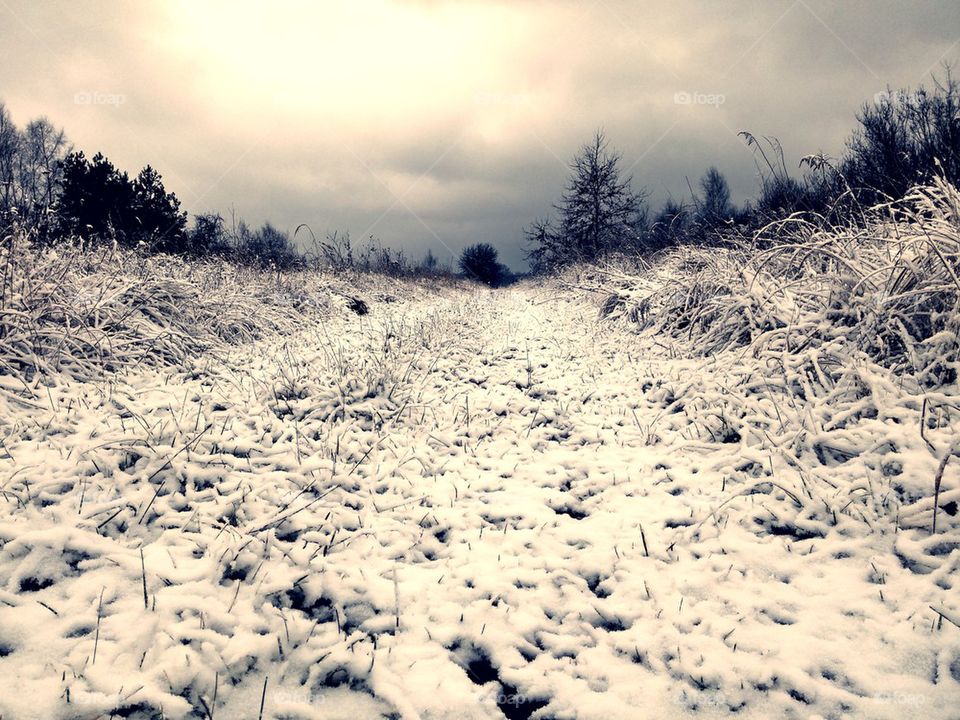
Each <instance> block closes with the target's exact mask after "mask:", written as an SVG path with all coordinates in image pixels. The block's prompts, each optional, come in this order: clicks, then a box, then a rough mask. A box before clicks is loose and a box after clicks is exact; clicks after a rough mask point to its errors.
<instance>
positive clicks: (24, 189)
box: [17, 118, 70, 223]
mask: <svg viewBox="0 0 960 720" xmlns="http://www.w3.org/2000/svg"><path fill="white" fill-rule="evenodd" d="M69 151H70V144H69V143H68V142H67V136H66V135H65V134H64V132H63V130H62V129H59V128H56V127H54V125H53V124H52V123H51V122H50V121H49V120H47V119H46V118H38V119H36V120H31V121H30V122H29V123H28V124H27V127H26V128H24V130H23V133H22V135H21V137H20V143H19V152H18V162H17V185H18V188H17V189H18V195H19V197H18V198H17V200H18V204H19V205H20V208H21V212H23V213H24V215H25V216H26V217H27V218H28V219H29V220H30V221H31V222H32V223H39V222H42V221H43V220H44V219H45V217H46V215H47V212H48V211H49V210H50V208H51V207H53V201H54V198H55V194H56V191H57V187H58V183H59V179H60V174H61V166H60V162H61V161H62V160H63V159H64V158H65V157H66V155H67V153H68V152H69Z"/></svg>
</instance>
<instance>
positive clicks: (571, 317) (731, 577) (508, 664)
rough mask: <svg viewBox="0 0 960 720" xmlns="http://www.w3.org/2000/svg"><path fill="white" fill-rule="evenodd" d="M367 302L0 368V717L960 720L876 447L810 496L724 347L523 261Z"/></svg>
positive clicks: (927, 551) (948, 657)
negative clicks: (684, 344) (702, 343)
mask: <svg viewBox="0 0 960 720" xmlns="http://www.w3.org/2000/svg"><path fill="white" fill-rule="evenodd" d="M372 307H373V312H372V313H371V314H370V315H367V316H363V317H358V316H355V315H352V314H349V313H345V314H343V315H342V316H337V317H336V318H333V319H331V320H330V321H329V322H328V323H326V324H325V325H323V326H320V327H316V328H305V329H304V330H303V332H302V333H300V334H299V335H297V336H294V337H291V338H287V339H286V340H284V341H282V342H281V341H278V340H274V341H271V342H263V343H261V344H259V345H258V346H257V347H255V348H252V349H251V348H246V349H242V350H236V351H234V352H233V353H231V354H228V355H221V356H217V357H210V358H208V359H205V360H204V361H203V362H201V363H200V364H199V366H198V367H197V368H196V369H195V371H194V372H192V373H188V374H175V373H169V372H168V373H154V372H146V371H145V372H142V373H134V374H130V375H128V376H127V377H126V378H124V379H123V380H122V381H118V382H115V383H107V382H105V383H103V384H100V385H97V386H93V385H90V386H78V385H75V384H63V385H60V386H57V387H55V388H52V389H51V391H50V393H49V402H48V403H46V404H36V406H31V407H22V406H21V405H17V404H15V403H14V402H13V401H12V400H11V399H10V397H9V396H7V395H5V396H4V400H3V402H4V403H6V404H7V405H8V408H7V410H5V412H9V415H8V417H11V418H13V417H16V418H17V419H16V423H17V425H18V430H19V432H18V433H17V436H18V439H17V440H16V441H8V442H7V443H6V447H7V449H8V452H9V458H6V459H2V460H0V463H2V465H0V477H3V478H4V479H5V480H6V481H5V484H4V486H3V487H4V491H5V493H6V498H7V501H6V503H5V505H4V507H3V511H2V514H0V541H2V543H3V546H2V549H0V586H2V594H0V601H2V602H3V605H0V655H2V657H0V673H2V674H3V675H4V676H5V677H6V678H8V681H7V683H6V686H5V688H4V690H3V692H2V693H0V710H2V714H3V717H4V718H28V717H71V718H72V717H77V718H85V717H89V718H94V717H106V716H108V715H110V713H111V711H114V710H118V711H120V712H122V713H126V715H127V716H131V717H155V716H156V717H159V716H160V712H161V708H162V713H163V716H164V717H167V718H175V717H206V716H211V717H219V718H235V717H236V718H247V717H252V718H256V717H258V715H259V714H260V712H261V705H262V706H263V708H262V712H263V717H264V718H267V717H277V718H281V717H282V718H327V717H330V718H335V717H336V718H345V717H350V718H365V717H380V716H388V717H389V716H399V717H403V718H416V717H422V718H448V717H449V718H497V717H502V716H503V715H506V716H507V717H511V718H514V717H516V718H526V717H535V718H598V719H600V718H668V717H677V716H691V717H719V716H722V715H727V714H730V713H731V712H734V711H736V712H737V716H738V717H764V718H766V717H795V718H810V717H836V718H841V717H871V718H872V717H891V718H897V717H904V716H906V715H912V714H916V715H917V716H923V717H943V718H948V717H958V716H960V715H958V713H960V710H957V708H958V707H960V628H957V627H954V626H953V625H951V624H950V620H949V618H948V619H946V620H944V619H943V618H939V620H938V617H939V616H938V615H937V614H935V613H934V612H932V611H931V610H930V607H931V606H934V607H937V608H941V609H943V608H946V610H944V611H945V612H947V611H949V609H950V608H951V607H953V606H955V605H956V604H957V603H956V588H955V587H954V585H955V583H956V577H957V572H958V569H957V568H958V564H960V543H958V542H957V541H956V538H957V533H956V532H952V534H951V531H950V527H948V528H947V531H946V532H947V534H946V535H944V536H943V537H941V538H939V541H938V542H940V543H941V544H943V545H944V546H943V547H940V546H939V545H936V546H934V545H931V544H930V543H929V542H928V541H927V539H926V538H925V536H921V535H920V534H919V531H910V530H902V531H901V532H900V533H897V532H895V530H896V526H895V523H896V522H897V520H896V518H895V516H894V513H891V512H887V510H886V506H881V500H880V498H882V497H883V493H884V490H883V488H881V487H879V484H881V483H888V484H889V483H890V482H893V481H894V480H893V479H895V477H896V475H895V474H894V473H893V472H891V473H889V474H888V473H887V472H886V470H884V471H883V472H881V470H880V469H879V468H878V469H877V473H876V475H875V476H873V479H872V480H871V482H873V483H877V484H878V486H877V487H874V486H873V485H870V489H869V494H868V493H867V492H866V490H865V491H864V493H862V495H863V497H864V498H868V499H867V500H863V498H860V499H858V500H857V507H858V508H860V509H859V510H858V512H860V516H861V517H862V518H863V521H861V520H860V519H856V518H853V517H850V516H849V515H848V512H847V511H848V510H849V503H848V506H847V507H846V508H843V503H844V502H847V500H848V499H850V498H852V497H854V495H845V496H844V497H842V498H841V500H842V502H841V501H838V500H837V499H836V494H835V493H834V494H832V495H830V494H826V495H824V496H823V497H824V498H826V499H825V500H824V501H823V502H824V506H825V507H827V508H828V510H832V511H833V512H826V515H828V516H831V517H832V522H827V521H823V520H822V519H821V518H819V516H817V515H815V514H811V513H806V512H805V511H804V512H801V511H800V510H799V509H798V506H800V505H805V500H802V499H797V495H798V492H799V491H798V490H797V488H798V487H805V486H806V482H807V480H808V479H809V478H810V477H811V476H812V475H814V474H815V472H814V470H813V469H811V471H810V473H809V474H804V472H802V471H799V470H798V469H797V468H796V467H794V465H795V464H796V463H795V462H794V463H793V464H791V459H790V456H789V454H788V453H786V452H780V451H779V448H780V447H781V444H779V441H778V440H777V436H776V432H775V430H774V429H771V430H770V432H769V433H767V436H766V437H767V438H770V439H771V442H770V443H768V442H767V441H766V440H764V439H763V437H762V436H763V433H762V432H759V431H758V432H757V433H755V434H749V433H747V432H746V431H744V430H743V428H744V422H746V421H744V420H743V417H738V418H736V420H735V419H734V417H733V415H734V414H735V407H734V404H733V401H732V400H729V399H728V395H730V392H729V391H730V389H731V388H733V387H740V386H741V385H742V381H743V378H742V377H741V376H740V375H739V374H738V373H740V370H739V366H738V365H737V364H736V362H734V361H733V360H730V359H726V360H724V359H719V360H716V361H704V360H681V359H676V358H674V357H671V356H672V354H673V353H672V351H671V349H670V347H667V346H664V345H661V344H659V343H658V342H655V341H654V340H651V339H650V338H645V337H640V336H638V335H636V334H634V333H633V332H631V331H630V330H629V329H628V328H625V327H621V326H618V325H614V324H606V323H599V322H598V321H597V318H596V308H595V307H593V306H592V305H590V304H587V303H585V302H581V301H577V300H572V299H571V300H568V299H564V298H562V297H558V295H557V293H556V292H551V291H550V290H549V289H545V288H544V287H532V286H526V285H521V286H519V287H517V288H515V289H508V290H502V291H498V292H487V291H478V292H473V291H470V292H466V291H462V290H450V291H444V292H441V293H439V294H438V295H436V296H434V297H429V298H426V299H420V300H417V301H413V302H407V303H405V302H394V303H390V302H378V303H375V304H374V305H373V306H372ZM757 407H758V408H760V410H763V409H764V408H766V409H767V410H769V412H770V415H771V417H773V416H774V414H773V410H770V409H769V408H767V407H766V406H765V405H763V404H762V403H759V404H758V406H757ZM760 410H758V412H759V411H760ZM777 412H780V410H779V409H778V410H777ZM783 412H785V413H787V412H792V413H795V414H796V415H797V416H798V417H799V416H801V415H803V414H804V413H806V412H807V410H805V409H796V408H794V409H790V410H788V409H784V410H783ZM741 415H742V413H741ZM749 419H750V418H749V416H748V417H747V420H748V421H749ZM868 421H871V422H872V421H873V420H871V419H869V418H868V419H867V420H865V421H864V422H868ZM881 421H883V418H880V419H879V420H876V421H875V422H881ZM785 422H786V421H783V420H781V422H780V427H779V428H776V430H777V431H779V430H783V427H784V423H785ZM746 424H748V425H749V424H750V422H746ZM787 424H789V423H787ZM854 424H855V423H854ZM754 425H757V426H762V423H754ZM877 427H879V426H873V425H867V426H864V428H863V432H864V433H865V434H866V435H869V436H871V437H873V436H875V435H876V434H877V432H878V430H877ZM840 430H841V431H843V432H848V433H850V432H854V430H851V429H850V427H849V424H848V425H845V426H842V427H841V428H840ZM784 432H786V431H784ZM8 436H11V434H10V433H8ZM844 438H845V439H846V440H850V437H849V436H848V435H844ZM881 439H882V438H878V440H877V441H878V442H879V441H880V440H881ZM871 442H873V440H871ZM917 442H918V443H919V440H917ZM771 448H772V449H771ZM930 462H931V463H932V464H933V465H934V466H935V465H936V459H932V460H930ZM862 463H867V465H869V461H868V460H862V461H861V459H854V460H852V461H849V462H845V463H841V464H837V465H833V464H831V463H828V462H826V461H824V462H823V463H821V464H822V465H823V467H821V468H819V470H818V471H819V472H821V474H823V475H824V476H825V477H827V478H828V479H829V478H832V480H830V482H831V483H833V484H834V485H836V486H838V487H840V486H842V487H843V489H844V492H850V488H851V487H852V485H851V483H854V482H861V478H860V477H859V475H858V473H860V471H861V470H863V472H864V473H865V475H864V477H867V476H868V475H869V473H867V470H864V468H865V467H866V465H863V464H862ZM884 467H886V466H884ZM867 469H869V468H867ZM917 472H919V473H921V474H925V475H924V477H926V480H925V481H928V480H929V473H930V470H929V468H928V467H927V466H923V467H920V468H917ZM855 476H856V477H855ZM892 478H893V479H892ZM864 482H865V481H864ZM864 487H866V485H864ZM815 495H816V491H814V490H811V498H813V497H814V496H815ZM859 495H860V494H858V496H857V497H859ZM817 497H818V498H819V497H820V496H817ZM811 502H812V500H811ZM817 502H820V500H819V499H818V500H817ZM851 502H852V501H851ZM837 508H843V510H842V511H841V512H840V514H839V516H838V515H837V513H836V512H835V511H836V509H837ZM820 510H823V508H822V507H821V508H820ZM784 518H790V519H792V520H791V522H786V521H784ZM947 522H948V523H949V521H947ZM911 533H912V534H911ZM951 543H953V544H951ZM901 545H902V547H901ZM141 548H142V556H141ZM904 557H908V558H914V559H915V562H912V563H911V562H907V561H904V560H903V558H904ZM951 603H953V605H951ZM11 678H14V679H13V680H11ZM14 687H15V688H16V692H11V688H14ZM951 713H952V714H951Z"/></svg>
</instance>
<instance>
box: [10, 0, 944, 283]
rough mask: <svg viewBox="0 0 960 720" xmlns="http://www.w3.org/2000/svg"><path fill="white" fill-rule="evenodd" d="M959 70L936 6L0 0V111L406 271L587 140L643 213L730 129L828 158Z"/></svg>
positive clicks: (512, 242) (515, 204) (732, 144)
mask: <svg viewBox="0 0 960 720" xmlns="http://www.w3.org/2000/svg"><path fill="white" fill-rule="evenodd" d="M958 60H960V2H957V0H904V1H900V2H897V1H894V0H753V1H752V2H746V1H741V0H728V1H724V2H720V1H717V0H663V1H661V0H646V1H644V2H640V0H632V1H623V0H597V1H593V2H591V1H590V0H585V1H583V2H566V1H564V0H541V1H537V0H512V1H510V2H507V1H504V2H480V1H479V0H457V1H454V0H394V1H392V2H391V1H387V0H382V1H374V0H370V1H368V0H342V1H335V0H322V1H319V2H307V1H306V0H302V1H298V2H294V1H292V0H291V1H288V2H281V1H274V2H270V3H267V2H238V1H237V0H231V1H227V0H223V1H220V0H209V1H204V0H182V1H180V0H165V1H164V2H160V1H159V0H157V1H156V2H146V1H142V2H141V1H134V0H128V1H121V0H114V1H107V0H102V1H99V2H93V1H84V0H49V1H47V2H38V1H35V0H0V99H2V100H3V101H4V102H5V103H6V104H7V106H8V108H9V109H10V111H11V113H12V114H13V117H14V119H15V121H17V122H18V123H20V124H23V123H25V122H26V121H27V120H28V119H30V118H31V117H34V116H37V115H46V116H48V117H49V118H50V119H51V120H53V121H54V122H55V123H57V124H59V125H62V126H64V128H65V129H66V131H67V133H68V136H69V138H70V139H71V141H72V142H73V143H74V145H75V146H76V147H77V148H79V149H82V150H84V151H85V152H86V153H87V154H88V156H89V155H92V154H93V153H95V152H97V151H102V152H103V153H104V154H105V155H107V157H109V158H110V159H111V160H113V162H114V163H115V164H117V165H118V166H120V167H122V168H124V169H127V170H129V171H131V172H135V171H137V170H138V169H139V168H140V167H141V166H143V165H145V164H147V163H150V164H152V165H153V166H154V167H156V168H157V169H158V170H159V171H160V172H161V173H162V174H163V176H164V180H165V183H166V185H167V187H168V189H172V190H173V191H175V192H176V193H177V195H178V196H179V197H180V198H181V200H182V201H183V204H184V206H185V207H186V208H187V209H188V210H190V211H191V212H207V211H211V210H216V211H219V212H221V213H222V214H227V213H228V212H229V210H230V209H231V208H234V209H235V211H236V213H237V214H239V215H242V216H243V217H244V218H246V219H247V220H248V221H249V222H252V223H260V222H262V221H264V220H268V219H269V220H271V221H273V222H274V223H275V224H277V225H279V226H281V227H283V228H286V229H289V230H292V229H293V228H295V227H296V226H297V225H298V224H299V223H307V224H309V225H310V226H311V227H312V228H313V230H314V232H316V233H317V234H321V233H326V232H328V231H332V230H334V229H349V230H350V231H351V233H352V235H353V236H354V237H355V238H359V237H365V236H367V235H370V234H373V235H376V236H377V237H379V238H381V239H382V240H383V241H384V242H385V243H387V244H390V245H393V246H396V247H403V248H405V249H407V250H408V252H410V253H411V254H413V255H416V256H419V255H421V254H422V253H423V252H424V251H425V250H426V249H427V248H433V249H434V251H435V252H436V253H437V254H438V255H440V256H441V257H450V256H451V253H453V252H458V251H459V249H460V248H462V247H463V246H464V245H466V244H469V243H473V242H479V241H483V242H490V243H492V244H494V245H495V246H496V247H498V248H499V249H500V251H501V254H502V256H503V258H504V259H505V260H506V261H507V262H508V263H509V264H510V265H512V266H513V267H514V268H521V267H522V266H523V261H522V236H523V233H522V230H523V227H524V225H526V224H527V223H528V222H529V221H530V220H531V219H533V218H534V217H537V216H540V215H544V214H545V213H547V212H548V211H549V209H550V205H551V203H552V202H553V201H554V200H555V199H556V197H557V195H558V194H559V192H560V191H561V190H562V187H563V184H564V181H565V178H566V172H567V171H566V168H565V164H566V163H567V162H568V161H569V159H570V157H571V156H572V154H573V153H574V152H575V151H576V149H577V147H578V146H579V145H581V144H582V143H583V142H584V141H586V140H587V139H588V138H589V136H590V135H591V133H592V132H593V131H594V130H595V129H597V128H599V127H602V128H604V130H605V131H606V133H607V135H608V137H609V139H610V140H611V142H612V144H613V145H614V146H615V147H616V148H617V149H619V150H620V151H621V152H622V153H623V156H624V166H625V167H626V168H630V170H631V172H632V174H633V176H634V179H635V184H636V185H637V187H638V188H639V187H646V188H647V189H648V190H649V191H650V193H651V199H652V202H653V203H654V204H657V203H659V202H662V201H663V200H664V199H665V198H667V197H669V196H673V197H675V198H677V199H683V198H684V197H685V196H688V192H689V191H688V190H687V181H686V178H688V177H689V178H690V181H691V182H692V183H694V184H695V183H696V179H697V178H698V177H699V176H700V175H701V174H702V172H703V171H704V169H705V168H706V167H707V166H709V165H717V166H718V167H720V168H721V169H722V170H723V171H724V173H725V174H726V175H727V177H728V178H729V180H730V183H731V186H732V188H733V191H734V197H735V199H736V200H738V201H742V200H746V199H749V198H750V197H751V196H752V195H753V193H754V189H755V172H756V170H755V167H754V164H753V159H752V156H751V154H750V151H749V150H748V149H746V148H745V146H744V144H743V142H742V141H741V140H740V139H739V138H738V137H737V135H736V133H737V132H738V131H740V130H750V131H752V132H754V133H755V134H758V135H760V134H764V135H773V136H776V137H778V138H780V140H781V141H782V142H783V145H784V147H785V149H786V151H787V159H788V162H789V163H790V164H792V165H793V166H795V165H796V163H797V161H798V160H799V158H800V157H802V156H803V155H806V154H809V153H812V152H817V151H819V150H823V151H825V152H827V153H828V154H831V155H836V154H837V153H838V152H839V151H840V150H841V148H842V145H843V141H844V138H845V137H846V135H847V134H848V132H849V131H850V129H851V128H852V125H853V115H854V113H855V112H856V110H857V108H858V107H859V106H860V105H861V104H862V103H863V102H865V101H868V100H870V99H871V98H873V97H874V96H875V95H876V94H877V93H878V92H882V91H884V90H885V88H886V86H887V85H888V84H889V85H891V86H892V87H894V88H897V87H906V86H915V85H916V84H918V83H920V82H922V81H924V80H926V79H928V78H929V75H930V73H931V72H932V71H935V70H937V69H938V67H939V65H940V63H942V62H944V61H952V62H953V63H957V62H958Z"/></svg>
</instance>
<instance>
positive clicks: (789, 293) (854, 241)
mask: <svg viewBox="0 0 960 720" xmlns="http://www.w3.org/2000/svg"><path fill="white" fill-rule="evenodd" d="M868 218H869V222H868V224H867V225H866V226H846V227H824V226H822V225H820V224H816V223H813V222H811V221H809V220H803V219H800V218H791V219H788V220H785V221H782V222H779V223H776V224H774V225H770V226H768V227H767V228H764V230H763V231H761V233H760V234H759V235H758V236H757V237H755V238H751V239H749V240H743V239H740V240H735V241H734V242H733V243H732V245H733V247H730V248H723V249H718V248H709V249H707V248H681V249H676V250H672V251H670V252H669V253H666V254H665V255H664V256H663V257H661V258H660V259H659V261H658V262H657V263H655V265H654V266H653V267H652V268H651V269H649V270H646V271H644V272H641V273H636V274H634V275H633V276H631V275H630V274H629V273H627V272H625V271H623V270H621V271H620V272H619V277H618V276H617V274H616V273H613V274H609V275H608V277H611V278H613V279H614V281H613V282H611V283H609V284H608V286H609V290H611V291H612V292H610V293H609V295H610V297H608V299H607V301H606V303H605V305H604V310H603V312H604V314H605V315H608V316H615V317H616V316H628V317H630V318H631V319H633V320H635V321H636V322H638V323H639V324H640V325H641V326H643V327H644V328H654V329H656V330H657V331H658V332H663V333H666V334H668V335H670V336H672V337H674V338H678V339H686V340H688V341H689V343H690V347H691V349H692V350H693V351H695V352H696V353H699V354H703V355H710V354H713V353H716V352H720V351H722V350H726V349H730V348H737V347H745V346H748V347H750V348H751V349H752V350H753V351H754V352H755V353H757V354H759V353H762V352H773V353H783V352H786V353H797V352H800V351H802V350H804V349H805V348H809V347H818V348H824V349H825V350H827V351H828V352H829V351H836V350H837V349H838V348H839V347H848V348H856V349H859V350H862V351H863V352H865V353H866V355H867V356H868V357H869V358H870V359H871V360H873V361H875V362H878V363H880V364H882V365H884V366H886V367H889V368H892V369H895V370H899V371H904V372H909V373H910V374H912V375H915V376H916V377H917V378H918V380H919V381H920V382H921V383H922V384H923V385H925V386H928V387H930V386H941V385H944V384H948V383H952V382H954V381H955V379H956V377H957V375H956V365H957V351H958V336H957V333H958V330H960V327H958V317H960V312H958V311H960V281H958V273H960V191H958V190H957V189H956V188H955V187H953V186H952V185H949V184H947V183H945V182H942V181H941V182H937V183H935V184H932V185H930V186H928V187H923V188H917V189H916V190H914V191H913V192H912V193H911V194H910V195H909V196H908V197H906V198H905V199H903V200H902V201H899V202H897V203H891V204H886V205H882V206H878V207H876V208H873V209H871V210H870V211H869V212H868ZM760 248H764V249H760Z"/></svg>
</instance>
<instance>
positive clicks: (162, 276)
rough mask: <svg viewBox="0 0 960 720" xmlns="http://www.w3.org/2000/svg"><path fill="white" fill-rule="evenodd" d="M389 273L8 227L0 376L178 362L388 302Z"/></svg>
mask: <svg viewBox="0 0 960 720" xmlns="http://www.w3.org/2000/svg"><path fill="white" fill-rule="evenodd" d="M399 282H400V281H399V280H392V279H390V278H384V277H379V276H377V277H374V276H372V275H369V274H368V275H364V274H361V273H355V272H351V273H337V274H334V273H332V272H331V273H324V272H317V271H308V270H302V271H297V272H292V273H276V272H269V271H263V270H259V269H256V268H250V267H245V266H242V265H236V264H233V263H229V262H226V261H224V260H220V259H215V258H207V259H185V258H179V257H172V256H163V255H159V256H150V257H145V256H142V255H139V254H136V253H134V252H131V251H129V250H123V249H118V248H116V247H97V248H85V247H82V246H81V245H79V244H73V245H71V244H63V245H58V246H57V247H56V248H55V249H54V248H44V247H39V246H37V245H35V244H34V243H32V242H31V240H30V239H29V238H28V237H27V235H26V234H22V233H18V234H11V235H7V236H6V237H4V238H2V242H0V375H8V376H12V377H14V378H17V379H18V380H19V381H23V382H24V383H31V382H33V381H34V380H35V379H36V378H37V377H38V376H44V375H47V376H49V375H53V374H59V375H61V376H63V377H66V378H69V379H73V380H80V381H89V380H99V379H102V377H103V374H104V373H105V372H114V371H117V370H121V369H123V368H131V367H135V366H142V365H146V366H172V365H178V366H182V365H186V366H189V365H190V364H191V363H192V362H193V361H194V360H196V359H198V358H199V357H201V356H202V355H203V354H204V353H209V352H214V351H216V350H218V349H224V348H227V347H229V346H231V345H237V344H241V343H247V342H250V341H253V340H255V339H257V338H260V337H262V336H263V335H264V334H267V333H282V334H289V333H291V332H294V331H296V330H297V329H300V328H302V327H304V326H306V325H308V324H309V323H310V320H316V319H318V318H320V317H323V316H325V315H327V314H329V313H330V312H331V311H332V310H333V309H335V308H339V309H343V308H348V309H352V310H353V311H354V312H358V310H357V308H361V307H362V308H364V309H366V306H367V301H369V300H386V301H389V300H390V299H391V297H392V296H391V293H397V292H399V287H397V286H398V283H399ZM404 282H405V284H407V285H410V283H411V282H413V283H414V284H415V282H416V281H411V280H405V281H404ZM424 282H426V281H424ZM361 294H362V295H363V296H364V297H365V298H366V300H363V299H361V298H360V297H358V296H359V295H361Z"/></svg>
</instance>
